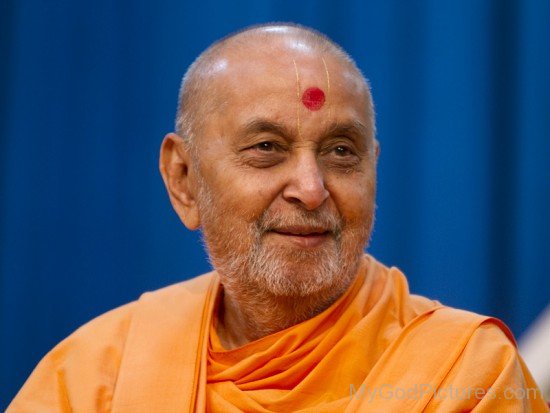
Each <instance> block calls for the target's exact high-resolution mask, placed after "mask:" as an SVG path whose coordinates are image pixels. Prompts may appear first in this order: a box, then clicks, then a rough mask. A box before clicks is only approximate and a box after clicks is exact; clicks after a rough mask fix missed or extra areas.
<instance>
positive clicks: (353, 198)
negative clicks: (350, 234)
mask: <svg viewBox="0 0 550 413" xmlns="http://www.w3.org/2000/svg"><path fill="white" fill-rule="evenodd" d="M329 192H330V193H331V197H332V198H333V201H334V203H335V205H336V207H337V209H338V211H339V212H340V214H341V215H342V217H343V218H344V220H345V221H347V222H348V223H350V224H352V225H355V224H358V225H362V224H364V223H365V222H368V221H370V220H372V216H373V213H374V205H375V195H376V183H375V178H374V176H368V177H365V176H361V178H360V179H353V178H343V179H338V180H336V181H335V182H334V183H332V185H331V187H330V188H329Z"/></svg>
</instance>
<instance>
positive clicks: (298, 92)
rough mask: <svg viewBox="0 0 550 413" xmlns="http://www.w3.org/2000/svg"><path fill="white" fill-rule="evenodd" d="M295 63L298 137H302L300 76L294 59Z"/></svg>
mask: <svg viewBox="0 0 550 413" xmlns="http://www.w3.org/2000/svg"><path fill="white" fill-rule="evenodd" d="M292 63H294V71H295V72H296V119H298V137H299V138H301V137H302V130H301V125H300V75H299V74H298V66H296V60H294V59H292Z"/></svg>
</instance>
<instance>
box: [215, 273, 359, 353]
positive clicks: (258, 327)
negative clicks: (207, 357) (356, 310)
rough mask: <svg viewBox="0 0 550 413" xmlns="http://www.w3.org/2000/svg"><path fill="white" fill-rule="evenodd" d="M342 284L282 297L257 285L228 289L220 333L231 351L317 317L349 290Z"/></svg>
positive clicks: (220, 336) (223, 343) (221, 313)
mask: <svg viewBox="0 0 550 413" xmlns="http://www.w3.org/2000/svg"><path fill="white" fill-rule="evenodd" d="M351 281H353V280H350V283H348V284H347V285H340V286H337V287H333V288H330V289H327V290H326V291H321V292H317V293H316V294H314V295H312V296H306V297H281V296H275V295H272V294H270V293H269V292H265V291H263V292H258V289H255V288H246V287H244V288H227V286H226V287H225V288H224V295H223V300H222V303H221V304H220V307H219V312H218V324H217V326H216V332H217V334H218V337H219V339H220V342H221V344H222V346H223V347H224V348H225V349H227V350H232V349H234V348H237V347H241V346H243V345H245V344H247V343H249V342H251V341H255V340H258V339H260V338H262V337H265V336H268V335H270V334H273V333H276V332H278V331H281V330H284V329H286V328H289V327H291V326H293V325H296V324H299V323H301V322H303V321H305V320H308V319H310V318H312V317H315V316H316V315H317V314H319V313H321V312H323V311H324V310H326V309H327V308H328V307H330V305H331V304H332V303H334V302H335V301H336V300H337V299H338V298H339V297H341V296H342V294H343V293H344V292H345V291H346V290H347V288H348V287H349V284H351Z"/></svg>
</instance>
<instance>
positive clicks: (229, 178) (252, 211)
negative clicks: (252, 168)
mask: <svg viewBox="0 0 550 413" xmlns="http://www.w3.org/2000/svg"><path fill="white" fill-rule="evenodd" d="M215 191H216V192H217V193H218V194H219V197H218V202H219V205H220V206H221V207H222V209H223V210H224V211H226V214H228V215H231V216H233V217H234V218H235V219H237V220H244V221H246V222H254V221H256V220H257V219H258V218H259V217H260V216H261V215H262V213H263V212H264V211H265V210H267V209H268V208H269V207H270V205H271V204H272V202H273V200H274V199H275V198H276V197H277V194H278V186H277V184H276V179H275V178H274V177H273V176H262V174H246V173H242V172H239V173H235V174H229V173H227V174H225V175H224V176H223V179H220V180H219V181H218V182H217V185H216V188H215Z"/></svg>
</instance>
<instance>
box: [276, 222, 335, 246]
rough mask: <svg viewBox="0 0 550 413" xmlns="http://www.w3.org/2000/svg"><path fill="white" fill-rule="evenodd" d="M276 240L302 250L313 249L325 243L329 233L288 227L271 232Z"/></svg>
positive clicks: (322, 230)
mask: <svg viewBox="0 0 550 413" xmlns="http://www.w3.org/2000/svg"><path fill="white" fill-rule="evenodd" d="M271 233H272V234H274V235H275V236H276V237H277V238H281V239H282V240H285V241H287V242H292V243H293V244H295V245H297V246H299V247H302V248H314V247H317V246H319V245H321V244H322V243H324V242H326V241H327V240H328V239H329V238H330V235H331V232H330V231H328V230H326V229H323V228H306V227H289V228H279V229H275V230H272V231H271Z"/></svg>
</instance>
